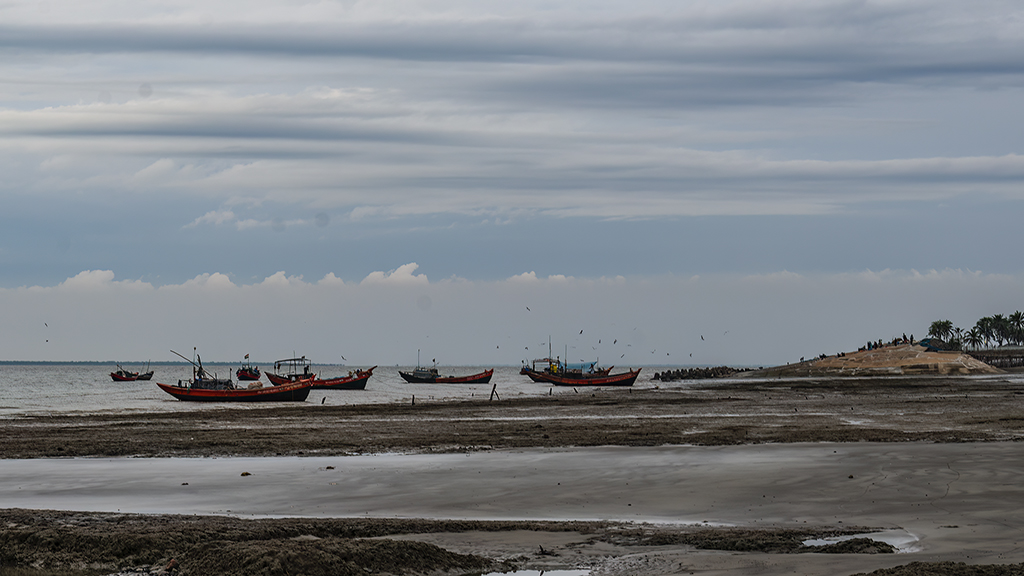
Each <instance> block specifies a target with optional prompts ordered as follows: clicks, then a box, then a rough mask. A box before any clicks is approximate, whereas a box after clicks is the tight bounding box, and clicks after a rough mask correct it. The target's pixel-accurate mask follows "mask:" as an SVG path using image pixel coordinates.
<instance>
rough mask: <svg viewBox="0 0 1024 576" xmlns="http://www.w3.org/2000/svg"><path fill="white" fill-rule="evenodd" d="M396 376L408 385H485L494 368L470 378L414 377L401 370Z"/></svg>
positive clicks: (489, 379)
mask: <svg viewBox="0 0 1024 576" xmlns="http://www.w3.org/2000/svg"><path fill="white" fill-rule="evenodd" d="M398 375H399V376H401V377H402V378H403V379H404V380H405V381H406V382H408V383H410V384H487V383H488V382H490V381H491V376H493V375H494V368H491V369H490V370H484V371H483V372H481V373H479V374H472V375H470V376H434V377H430V378H424V377H421V376H416V375H414V374H413V373H412V372H402V371H401V370H399V371H398Z"/></svg>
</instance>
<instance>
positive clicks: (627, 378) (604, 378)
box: [525, 368, 642, 386]
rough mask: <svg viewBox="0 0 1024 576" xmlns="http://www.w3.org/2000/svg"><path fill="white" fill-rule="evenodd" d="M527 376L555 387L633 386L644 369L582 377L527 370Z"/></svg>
mask: <svg viewBox="0 0 1024 576" xmlns="http://www.w3.org/2000/svg"><path fill="white" fill-rule="evenodd" d="M525 370H526V375H527V376H529V377H530V379H531V380H533V381H534V382H543V383H547V384H554V385H555V386H632V385H633V383H634V382H636V378H637V376H639V375H640V370H642V368H637V369H636V370H630V371H629V372H623V373H621V374H605V375H600V376H597V375H587V376H585V377H580V376H579V375H576V374H558V373H551V372H548V371H546V370H533V369H531V368H526V369H525Z"/></svg>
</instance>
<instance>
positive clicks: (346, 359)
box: [324, 356, 348, 398]
mask: <svg viewBox="0 0 1024 576" xmlns="http://www.w3.org/2000/svg"><path fill="white" fill-rule="evenodd" d="M341 359H342V360H344V361H345V362H348V358H345V357H344V356H342V357H341ZM324 398H326V396H324Z"/></svg>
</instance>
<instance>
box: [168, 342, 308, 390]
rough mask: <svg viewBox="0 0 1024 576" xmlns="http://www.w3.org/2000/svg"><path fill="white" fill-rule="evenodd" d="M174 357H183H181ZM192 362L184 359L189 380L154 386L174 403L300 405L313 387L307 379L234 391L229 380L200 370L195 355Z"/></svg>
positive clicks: (200, 366)
mask: <svg viewBox="0 0 1024 576" xmlns="http://www.w3.org/2000/svg"><path fill="white" fill-rule="evenodd" d="M171 352H174V350H171ZM174 353H175V354H178V353H177V352H174ZM178 356H181V357H182V358H185V357H184V356H182V355H181V354H178ZM185 360H188V358H185ZM196 360H197V361H198V362H193V361H191V360H188V362H189V363H191V364H192V368H193V370H192V379H191V380H187V381H182V380H178V384H177V385H176V386H175V385H171V384H161V383H159V382H157V384H156V385H157V386H159V387H160V389H161V390H163V391H164V392H167V393H168V394H170V395H171V396H174V397H175V398H177V399H178V400H183V401H187V402H302V401H304V400H305V399H306V398H307V397H308V396H309V391H310V389H311V388H312V385H313V381H312V378H307V379H305V380H298V381H296V382H291V383H288V384H286V385H283V386H267V387H264V386H263V385H262V384H260V383H258V382H253V383H251V384H249V385H248V387H246V388H236V387H235V384H234V383H233V382H232V381H231V379H230V378H226V379H221V378H217V377H216V375H210V374H209V373H208V372H207V371H206V370H205V369H204V368H203V361H202V359H201V358H200V357H199V355H198V354H197V355H196Z"/></svg>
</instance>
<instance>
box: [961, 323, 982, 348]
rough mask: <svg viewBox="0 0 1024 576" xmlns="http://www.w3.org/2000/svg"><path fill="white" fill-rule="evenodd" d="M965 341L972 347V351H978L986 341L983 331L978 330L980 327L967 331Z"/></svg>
mask: <svg viewBox="0 0 1024 576" xmlns="http://www.w3.org/2000/svg"><path fill="white" fill-rule="evenodd" d="M964 341H965V342H966V343H967V345H968V346H970V347H971V349H973V350H977V349H978V348H981V343H982V342H984V341H985V338H984V337H983V336H982V335H981V331H980V330H978V327H977V326H975V327H974V328H971V329H970V330H968V331H967V335H966V337H965V338H964Z"/></svg>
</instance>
